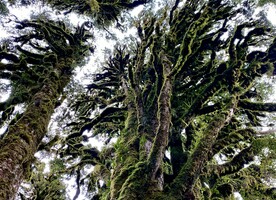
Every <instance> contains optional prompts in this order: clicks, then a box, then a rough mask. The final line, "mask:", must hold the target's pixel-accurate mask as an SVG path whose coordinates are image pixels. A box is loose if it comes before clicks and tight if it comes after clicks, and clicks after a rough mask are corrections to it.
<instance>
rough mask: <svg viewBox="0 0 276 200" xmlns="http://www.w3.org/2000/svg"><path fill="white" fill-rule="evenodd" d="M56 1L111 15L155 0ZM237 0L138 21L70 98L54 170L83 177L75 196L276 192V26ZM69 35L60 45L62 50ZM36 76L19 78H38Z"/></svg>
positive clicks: (181, 7)
mask: <svg viewBox="0 0 276 200" xmlns="http://www.w3.org/2000/svg"><path fill="white" fill-rule="evenodd" d="M48 2H49V3H50V5H52V6H53V7H55V8H57V9H60V10H66V12H65V14H68V13H70V12H77V13H79V14H82V15H87V16H88V17H91V18H93V20H95V23H98V24H101V25H104V26H105V25H109V23H111V22H114V21H115V23H119V20H118V17H119V16H120V14H121V12H122V11H123V10H124V9H127V10H128V9H131V8H133V7H134V6H137V5H140V4H144V3H147V1H112V2H109V1H94V0H93V1H79V2H78V3H77V4H76V2H75V1H70V0H68V1H59V0H57V1H56V0H53V1H48ZM234 2H235V1H230V0H229V1H222V0H208V1H204V0H202V1H197V2H194V1H179V0H176V1H174V2H173V3H168V4H167V5H166V6H161V8H160V9H159V10H157V11H151V10H144V13H147V15H145V16H144V18H142V19H139V20H137V21H134V22H133V24H134V25H135V26H136V29H137V33H136V35H135V36H133V37H131V38H130V39H129V40H126V41H127V42H125V44H124V45H122V44H120V43H118V44H117V45H116V46H115V50H114V54H112V55H110V57H109V59H108V60H107V61H106V63H105V64H103V67H102V68H101V69H100V70H99V72H97V73H95V74H94V75H93V77H92V78H91V84H88V85H87V86H86V91H85V92H83V93H79V94H78V97H77V98H75V99H74V101H71V103H70V108H68V109H69V111H67V112H72V113H73V115H74V118H73V119H72V120H71V122H70V123H68V124H67V125H66V127H64V128H63V129H62V130H63V131H64V133H65V134H66V135H65V137H64V138H63V139H60V138H62V137H60V135H58V139H57V140H56V141H54V142H56V146H54V147H53V148H51V150H50V152H52V153H55V154H56V157H57V161H58V163H66V166H63V165H62V170H61V168H60V167H57V168H54V167H53V168H52V170H53V171H52V173H54V174H58V175H57V176H55V178H56V177H58V178H57V179H59V178H61V175H62V174H64V175H70V176H74V177H75V180H76V182H75V183H76V188H77V189H76V195H75V197H74V199H77V198H78V196H79V194H80V191H81V190H87V191H88V192H87V198H90V197H89V195H92V196H93V197H91V199H161V200H162V199H186V200H193V199H233V198H234V193H235V192H239V193H240V194H241V195H242V197H243V198H244V199H253V198H256V197H258V198H264V199H275V196H276V193H275V191H276V189H275V187H273V185H272V183H273V181H275V176H276V173H275V159H276V156H275V155H276V154H275V153H276V152H275V151H276V148H275V144H276V138H275V130H274V131H273V130H272V131H271V132H265V131H263V130H262V129H261V128H262V127H264V124H263V122H262V119H267V118H268V117H271V113H273V112H275V111H276V104H275V103H274V102H266V101H264V99H265V97H264V95H268V93H267V92H268V88H267V87H266V86H265V85H264V84H262V83H260V80H262V79H271V78H272V77H273V76H274V75H275V74H276V57H275V55H276V38H275V29H274V27H272V26H271V25H270V24H269V23H267V21H266V20H264V19H263V18H255V17H254V12H255V11H256V9H257V4H255V3H254V2H253V1H242V2H239V3H238V4H235V3H234ZM153 3H156V2H153ZM157 3H158V2H157ZM259 3H260V2H259ZM145 9H146V8H145ZM106 21H107V23H106ZM45 23H47V22H45ZM52 23H54V22H51V24H52ZM20 25H21V26H22V22H21V24H20ZM23 25H24V22H23ZM19 28H20V26H19ZM39 28H41V29H42V30H43V27H39ZM57 30H60V29H58V28H57ZM62 30H63V29H62ZM60 32H61V31H60ZM60 32H59V33H60ZM54 33H55V32H54ZM62 33H63V32H62ZM80 33H83V32H80ZM31 35H32V34H31ZM31 35H30V36H31ZM82 36H85V34H83V35H82ZM64 37H65V38H66V39H67V40H69V41H70V37H69V36H67V35H65V36H64ZM20 38H21V40H20V41H22V42H24V37H20ZM49 40H50V39H49ZM53 42H55V41H53ZM54 44H55V43H54ZM61 44H66V41H62V42H61V43H60V44H57V45H56V46H54V48H53V47H49V48H51V51H53V52H55V53H59V52H60V50H57V49H59V48H61V49H62V47H63V46H62V45H61ZM17 49H18V51H20V52H22V53H24V50H22V49H20V47H17ZM2 52H4V50H2ZM2 54H3V53H2ZM66 54H67V53H66ZM5 55H6V54H5ZM64 56H65V55H64ZM33 57H34V56H32V54H30V55H26V58H25V59H26V60H27V59H28V60H30V59H31V60H32V58H33ZM43 57H44V56H43ZM51 60H52V59H51ZM10 61H14V60H12V59H10ZM15 63H19V61H18V62H15ZM46 63H47V62H46ZM46 65H47V64H46ZM5 66H7V65H5ZM43 66H44V65H43ZM4 72H6V71H3V73H2V74H3V75H2V76H3V77H4V75H5V73H4ZM5 76H6V75H5ZM19 77H20V79H19V80H23V78H24V74H22V73H21V74H19ZM31 77H33V75H32V74H31V75H30V76H29V77H26V79H27V80H28V81H30V80H31ZM43 77H45V75H43ZM11 80H12V79H11ZM28 81H27V85H26V83H25V82H24V81H21V82H18V86H22V87H25V88H28V89H29V88H32V86H33V85H32V84H31V83H29V82H28ZM12 84H13V82H12ZM24 84H25V85H24ZM28 84H29V85H28ZM12 87H13V85H12ZM20 91H24V89H20ZM17 96H18V95H17ZM10 98H13V96H12V95H11V97H10ZM22 98H23V97H22ZM24 98H25V97H24ZM26 101H28V98H27V97H26V98H25V99H24V102H26ZM12 112H13V111H7V109H6V110H5V111H3V113H12ZM2 118H3V114H2ZM260 127H261V128H260ZM92 139H97V140H98V141H103V147H102V148H101V149H97V148H96V147H94V146H91V140H92ZM54 142H53V143H54ZM45 146H47V145H44V146H43V144H42V145H41V146H40V147H41V148H40V149H39V150H49V149H50V147H47V149H46V147H45ZM49 146H52V143H51V145H49ZM91 166H92V168H93V171H92V172H86V169H87V168H91ZM36 172H39V170H38V171H35V170H34V173H35V176H34V177H36V176H37V177H39V175H38V173H36ZM57 179H54V180H57ZM35 180H36V181H35V184H38V187H41V186H43V184H44V182H42V183H41V184H40V183H39V180H38V179H35ZM47 183H49V182H47ZM58 183H59V182H58ZM49 184H54V183H49ZM84 188H86V189H84Z"/></svg>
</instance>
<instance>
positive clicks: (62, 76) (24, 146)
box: [0, 19, 91, 199]
mask: <svg viewBox="0 0 276 200" xmlns="http://www.w3.org/2000/svg"><path fill="white" fill-rule="evenodd" d="M16 24H17V25H16V27H15V28H16V29H17V30H22V32H23V31H25V30H26V29H31V31H25V32H23V33H22V35H20V36H18V37H16V38H15V39H14V41H13V42H16V43H18V45H14V46H13V47H11V46H9V45H8V43H4V44H3V45H2V46H1V51H0V58H1V61H3V60H4V59H5V60H7V61H8V63H7V64H5V63H3V62H1V71H0V76H1V78H3V79H8V80H10V81H11V95H10V97H9V99H8V100H7V101H5V102H1V104H0V110H1V111H2V117H1V123H4V122H5V121H7V120H9V118H10V116H11V115H12V113H13V111H14V108H15V106H16V105H18V104H24V107H25V108H24V112H23V113H18V114H17V116H16V118H14V119H13V120H12V121H10V123H9V127H8V129H7V130H6V133H5V135H4V137H3V139H1V141H0V144H1V152H0V160H1V161H0V166H1V168H0V191H1V192H0V198H1V199H12V198H13V197H14V195H15V193H16V191H17V190H18V187H19V186H20V183H21V182H22V180H23V179H24V178H27V177H28V176H29V173H30V172H29V170H30V169H29V168H30V164H31V163H32V161H33V156H34V154H35V152H36V151H37V148H38V146H39V144H40V142H41V140H42V138H43V137H44V135H45V133H46V131H47V127H48V124H49V121H50V118H51V115H52V114H53V112H54V109H55V107H56V106H57V105H58V101H59V100H60V96H61V95H62V94H63V89H64V87H65V86H66V85H67V84H68V82H69V81H70V78H71V76H72V72H73V70H74V67H75V66H76V65H78V64H80V62H79V61H83V60H84V57H85V56H86V55H87V50H88V49H89V47H88V45H87V44H86V40H87V39H89V38H90V37H91V35H88V34H86V32H87V30H86V29H87V28H89V26H90V23H89V22H85V23H84V24H83V25H82V26H80V27H78V28H77V29H76V31H75V32H74V33H70V32H69V30H68V29H66V27H65V24H64V23H63V22H59V23H56V22H53V21H49V20H48V21H43V20H39V19H38V20H32V21H28V20H24V21H16ZM43 42H44V44H43ZM24 46H25V47H26V48H24Z"/></svg>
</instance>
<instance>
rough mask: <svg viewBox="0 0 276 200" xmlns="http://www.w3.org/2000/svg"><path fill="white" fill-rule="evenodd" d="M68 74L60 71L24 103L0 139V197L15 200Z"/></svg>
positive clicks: (68, 77) (67, 79)
mask: <svg viewBox="0 0 276 200" xmlns="http://www.w3.org/2000/svg"><path fill="white" fill-rule="evenodd" d="M69 64H70V63H67V60H63V61H60V62H59V63H58V64H57V65H59V67H58V68H59V69H62V68H64V67H67V66H68V65H69ZM69 80H70V75H69V74H63V75H61V76H60V78H59V79H56V77H51V78H50V79H49V80H48V81H45V84H44V85H43V87H42V88H41V90H40V91H39V92H37V93H36V94H35V95H34V96H33V98H32V102H31V103H30V104H29V105H28V106H27V108H26V111H25V112H24V114H23V116H22V117H21V118H20V119H19V120H18V121H17V123H16V124H15V125H12V126H10V127H9V130H8V132H7V134H6V136H5V137H4V139H3V140H1V141H0V146H1V151H0V199H5V200H6V199H7V200H10V199H14V198H15V194H16V192H17V190H18V188H19V186H20V184H21V182H22V180H23V179H24V178H27V176H28V175H29V170H30V169H29V168H30V164H31V163H32V161H33V159H34V154H35V152H36V151H37V148H38V146H39V144H40V142H41V140H42V138H43V137H44V135H45V133H46V132H47V127H48V124H49V121H50V118H51V115H52V114H53V112H54V109H55V103H56V102H57V100H58V98H59V95H60V94H59V91H61V90H62V89H63V88H64V87H65V86H66V85H67V84H68V82H69Z"/></svg>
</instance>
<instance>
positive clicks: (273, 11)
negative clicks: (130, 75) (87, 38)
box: [0, 6, 276, 200]
mask: <svg viewBox="0 0 276 200" xmlns="http://www.w3.org/2000/svg"><path fill="white" fill-rule="evenodd" d="M142 8H143V7H142V6H140V7H138V8H136V9H135V10H134V11H133V12H132V15H133V16H134V15H136V16H137V15H138V13H139V12H140V11H141V10H142ZM32 9H34V10H36V11H38V12H41V11H43V10H44V8H43V7H41V6H39V7H37V8H32ZM32 9H24V12H22V9H20V8H14V9H12V10H11V14H13V15H15V16H17V17H18V19H20V20H22V19H29V18H30V13H31V11H32ZM267 9H268V10H267V17H268V19H269V20H270V21H271V23H272V24H273V25H275V26H276V17H275V16H276V8H275V6H274V7H273V6H269V7H268V8H267ZM69 20H70V22H71V23H72V24H74V25H77V24H79V23H80V18H79V17H78V16H77V15H70V17H69ZM112 31H115V32H116V33H117V37H118V39H123V38H124V37H125V35H124V34H121V33H120V32H119V31H118V30H116V29H114V30H112ZM134 32H135V30H134V29H132V30H130V31H129V32H128V34H134ZM95 34H96V38H97V40H96V41H95V42H96V46H97V48H96V51H95V54H94V55H93V56H92V57H91V59H90V62H89V63H88V64H87V66H85V67H82V68H78V69H77V73H76V78H77V79H83V76H84V75H85V74H87V73H91V72H94V71H95V70H96V69H97V67H98V66H97V65H99V64H95V63H98V61H100V62H102V61H103V60H104V56H103V51H104V49H105V48H110V47H112V46H113V45H114V44H115V42H114V41H108V40H106V39H105V38H104V37H101V36H100V34H99V33H95ZM8 36H9V35H8V33H7V32H6V31H5V30H4V29H0V38H3V37H8ZM91 66H94V67H91ZM2 82H3V80H2ZM0 83H1V80H0ZM275 96H276V95H274V97H275ZM7 98H8V93H6V94H3V93H1V94H0V102H1V101H5V100H6V99H7ZM274 100H275V99H274ZM1 131H3V129H2V130H1V129H0V134H1ZM91 142H92V143H93V144H94V145H95V144H96V143H97V142H96V141H91ZM99 147H100V146H99ZM88 170H91V169H88ZM67 184H69V185H71V187H72V185H73V184H74V181H72V180H71V181H68V182H67ZM69 195H70V198H71V199H72V197H73V196H74V195H75V192H74V191H73V192H70V193H69ZM235 196H236V199H237V200H240V199H242V198H241V197H240V195H239V194H238V193H236V194H235ZM85 199H86V198H85V197H84V196H83V195H80V196H79V198H78V200H85Z"/></svg>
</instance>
